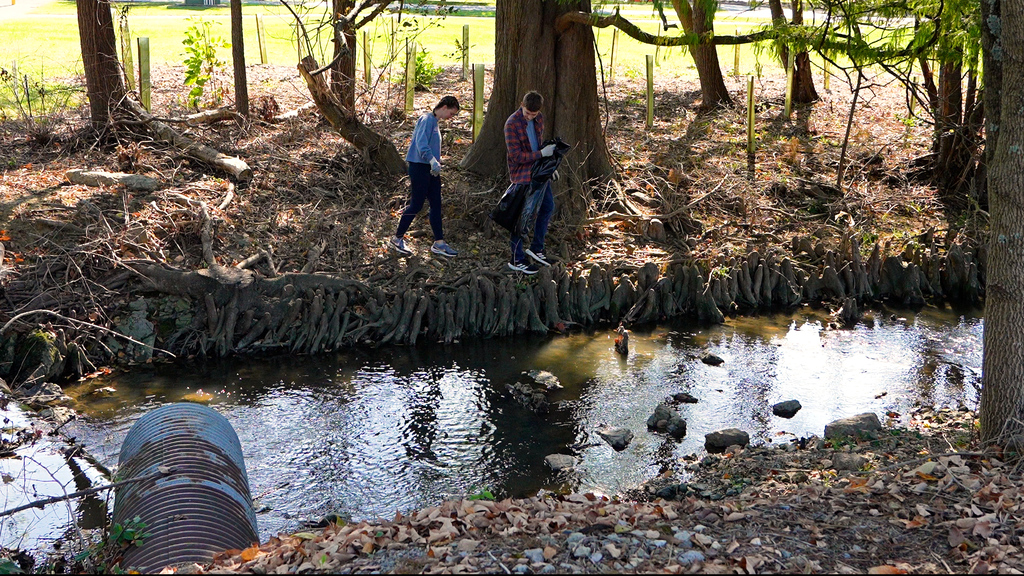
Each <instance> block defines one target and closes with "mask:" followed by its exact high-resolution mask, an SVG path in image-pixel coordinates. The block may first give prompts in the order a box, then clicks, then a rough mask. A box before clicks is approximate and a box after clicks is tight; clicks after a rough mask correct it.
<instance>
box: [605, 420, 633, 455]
mask: <svg viewBox="0 0 1024 576" xmlns="http://www.w3.org/2000/svg"><path fill="white" fill-rule="evenodd" d="M597 435H598V436H600V437H601V438H602V439H603V440H604V441H605V442H607V443H608V445H609V446H611V447H612V448H614V449H615V450H616V451H618V452H621V451H622V450H625V449H626V446H629V443H630V442H631V441H632V440H633V431H632V430H630V429H628V428H615V427H612V426H602V427H601V428H598V430H597Z"/></svg>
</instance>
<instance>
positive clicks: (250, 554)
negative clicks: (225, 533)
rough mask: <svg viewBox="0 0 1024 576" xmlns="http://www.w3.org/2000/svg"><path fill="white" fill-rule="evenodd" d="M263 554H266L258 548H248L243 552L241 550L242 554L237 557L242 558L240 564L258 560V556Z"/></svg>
mask: <svg viewBox="0 0 1024 576" xmlns="http://www.w3.org/2000/svg"><path fill="white" fill-rule="evenodd" d="M265 554H266V552H264V551H262V550H260V547H259V546H250V547H248V548H246V549H245V550H242V553H241V554H239V556H241V557H242V562H251V561H252V560H254V559H256V558H259V557H260V556H263V555H265Z"/></svg>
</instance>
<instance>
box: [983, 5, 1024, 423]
mask: <svg viewBox="0 0 1024 576" xmlns="http://www.w3.org/2000/svg"><path fill="white" fill-rule="evenodd" d="M982 3H983V4H984V3H985V2H984V1H983V2H982ZM995 4H996V10H995V14H1000V9H1001V17H999V18H998V20H999V21H1000V22H1001V27H1000V28H999V29H997V31H994V32H995V33H994V34H993V37H992V38H991V39H990V40H994V42H993V43H988V47H989V48H991V47H992V46H996V45H999V44H1001V47H1002V49H1001V50H1000V51H999V52H998V53H997V54H995V55H992V54H986V59H985V64H986V67H985V75H986V82H987V80H988V78H989V75H990V74H992V73H994V72H995V73H997V74H998V73H999V72H1000V71H996V70H990V68H989V64H990V63H995V64H996V65H997V67H998V66H1001V68H1002V70H1001V80H1002V85H1001V89H1002V90H1001V92H1002V94H1001V95H1002V98H1001V101H1000V109H1001V112H1002V113H1001V115H1000V116H999V117H997V118H993V119H992V121H991V125H992V126H993V128H997V129H993V130H992V132H996V133H998V135H999V136H998V139H997V140H996V141H997V145H996V149H995V152H994V154H993V157H992V165H991V166H990V167H989V188H988V190H989V206H990V208H991V212H990V213H991V221H990V224H989V230H990V231H989V238H990V240H989V249H988V267H987V269H986V272H987V278H986V280H987V287H986V291H985V294H986V296H985V335H984V346H985V349H984V355H983V360H982V390H981V407H980V420H981V438H982V440H983V441H992V440H996V439H998V438H999V437H1000V436H1001V435H1002V434H1004V433H1006V434H1008V435H1012V434H1021V433H1022V432H1024V151H1022V149H1021V142H1024V114H1021V113H1020V110H1021V109H1022V107H1024V7H1022V5H1021V3H1020V2H1012V3H1005V4H1002V5H1001V7H1000V6H999V4H1001V3H1000V2H998V0H997V1H996V2H995ZM986 22H987V21H986ZM986 27H987V26H986ZM1000 32H1001V38H1000ZM990 56H994V58H991V59H990Z"/></svg>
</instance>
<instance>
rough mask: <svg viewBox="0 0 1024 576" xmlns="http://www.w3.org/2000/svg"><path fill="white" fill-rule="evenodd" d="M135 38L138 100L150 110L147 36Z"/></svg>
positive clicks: (150, 87) (150, 89) (150, 86)
mask: <svg viewBox="0 0 1024 576" xmlns="http://www.w3.org/2000/svg"><path fill="white" fill-rule="evenodd" d="M137 40H138V43H139V100H140V101H141V102H142V106H143V107H144V108H145V109H146V111H147V112H150V111H152V108H151V107H150V99H149V96H150V93H151V91H152V85H151V84H150V77H149V38H148V37H146V36H141V37H139V38H138V39H137Z"/></svg>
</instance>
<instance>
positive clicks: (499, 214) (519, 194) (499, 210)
mask: <svg viewBox="0 0 1024 576" xmlns="http://www.w3.org/2000/svg"><path fill="white" fill-rule="evenodd" d="M531 188H532V186H531V185H530V184H512V185H511V186H509V187H508V190H505V193H504V194H502V195H501V199H500V200H498V205H497V206H495V207H494V210H492V211H491V220H494V221H495V222H496V223H497V224H498V225H499V226H501V227H502V228H504V229H506V230H508V231H509V232H512V231H514V230H515V229H516V227H517V226H518V223H519V216H520V215H521V214H522V212H523V206H524V205H525V204H526V199H527V198H529V197H530V193H531V192H532V190H531Z"/></svg>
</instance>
